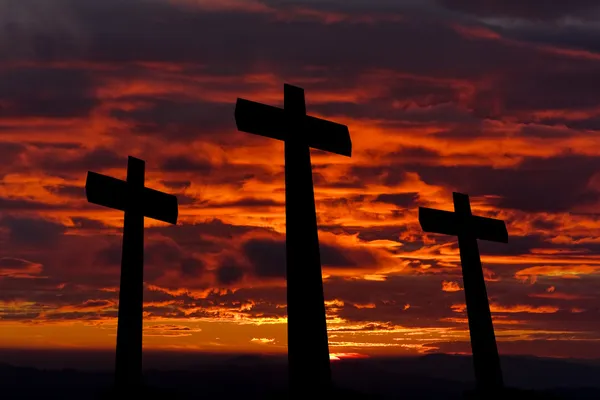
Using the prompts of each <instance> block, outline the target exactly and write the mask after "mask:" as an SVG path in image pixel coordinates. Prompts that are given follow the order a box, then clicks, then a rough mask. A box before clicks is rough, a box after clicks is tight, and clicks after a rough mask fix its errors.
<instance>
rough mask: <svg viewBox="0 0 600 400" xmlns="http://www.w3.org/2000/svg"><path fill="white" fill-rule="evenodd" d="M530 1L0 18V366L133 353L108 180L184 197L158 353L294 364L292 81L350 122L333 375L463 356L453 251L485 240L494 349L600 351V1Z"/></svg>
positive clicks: (151, 339)
mask: <svg viewBox="0 0 600 400" xmlns="http://www.w3.org/2000/svg"><path fill="white" fill-rule="evenodd" d="M597 4H598V3H597V1H592V0H571V1H569V2H545V3H544V6H543V7H541V6H540V2H538V1H534V0H506V1H503V2H502V4H501V5H500V2H498V1H493V0H423V1H416V0H412V1H410V0H394V1H391V0H390V1H382V0H377V1H375V0H354V1H348V0H345V1H321V0H319V1H314V0H313V1H308V0H305V1H274V0H270V1H269V0H226V1H225V0H218V1H217V0H128V1H126V2H124V1H117V0H103V1H93V0H53V1H34V0H1V1H0V155H1V158H2V160H3V162H2V164H1V165H0V175H1V178H2V179H1V185H0V241H1V243H0V348H26V349H65V350H66V349H71V350H72V349H106V350H112V349H114V346H115V340H116V313H117V300H118V286H119V271H120V254H121V234H122V229H121V227H122V223H123V214H122V213H121V212H119V211H115V210H111V209H108V208H104V207H100V206H97V205H94V204H90V203H87V201H86V198H85V191H84V185H85V178H86V174H87V171H95V172H98V173H103V174H107V175H111V176H114V177H116V178H119V179H124V178H125V174H126V170H125V168H126V165H127V156H129V155H131V156H135V157H139V158H142V159H143V160H145V161H146V186H148V187H151V188H153V189H157V190H161V191H165V192H167V193H172V194H175V195H177V197H178V200H179V221H178V224H177V225H176V226H170V225H168V224H165V223H161V222H157V221H154V220H151V219H146V221H145V226H146V230H145V241H146V242H145V289H144V318H145V319H144V347H145V348H146V349H157V350H158V349H160V350H172V351H190V352H191V351H205V352H256V353H284V352H285V351H286V305H285V204H284V176H283V172H284V170H283V144H282V142H279V141H276V140H271V139H267V138H264V137H260V136H255V135H251V134H247V133H243V132H238V131H237V130H236V126H235V120H234V109H235V102H236V99H237V98H238V97H241V98H246V99H249V100H253V101H258V102H263V103H266V104H269V105H273V106H281V105H282V103H283V84H284V83H289V84H293V85H296V86H300V87H302V88H304V89H305V91H306V102H307V111H308V113H309V114H310V115H313V116H317V117H320V118H326V119H329V120H332V121H335V122H338V123H342V124H346V125H348V127H349V129H350V135H351V138H352V142H353V154H352V157H351V158H347V157H342V156H338V155H334V154H328V153H323V152H319V151H316V150H313V151H312V162H313V180H314V183H315V201H316V208H317V214H318V224H319V238H320V246H321V260H322V264H323V278H324V290H325V299H326V310H327V319H328V330H329V345H330V352H331V353H332V358H334V359H335V358H340V357H344V356H349V355H354V356H365V357H366V356H376V355H398V356H402V355H418V354H427V353H437V352H444V353H469V352H470V345H469V335H468V328H467V322H466V313H465V305H464V303H465V301H464V291H463V290H462V287H463V286H462V276H461V269H460V262H459V254H458V246H457V242H456V238H454V237H449V236H443V235H437V234H426V233H424V232H422V230H421V229H420V226H419V223H418V219H417V216H418V207H419V206H425V207H432V208H438V209H443V210H452V209H453V206H452V192H453V191H457V192H461V193H466V194H468V195H470V197H471V203H472V208H473V212H474V213H475V214H477V215H481V216H486V217H492V218H499V219H502V220H505V221H506V224H507V228H508V232H509V243H508V244H502V243H489V242H482V241H481V242H480V243H479V248H480V251H481V254H482V263H483V266H484V274H485V278H486V284H487V290H488V295H489V299H490V306H491V310H492V313H493V320H494V327H495V331H496V336H497V340H498V348H499V351H500V354H501V355H502V354H529V355H537V356H551V357H591V358H600V318H599V317H600V315H599V311H598V310H599V306H600V298H599V297H598V295H597V293H598V288H599V287H600V279H599V277H600V275H599V272H600V257H599V252H600V239H599V236H600V235H599V234H600V218H599V217H600V215H599V214H598V211H599V210H600V174H599V173H600V158H599V157H598V155H599V154H600V135H599V133H600V90H599V88H600V44H599V43H600V23H599V19H600V6H598V5H597Z"/></svg>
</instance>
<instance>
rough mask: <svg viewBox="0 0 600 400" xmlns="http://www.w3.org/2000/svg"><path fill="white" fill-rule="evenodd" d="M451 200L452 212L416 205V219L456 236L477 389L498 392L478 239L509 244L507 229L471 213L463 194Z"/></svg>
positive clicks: (495, 353)
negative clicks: (452, 202) (417, 217)
mask: <svg viewBox="0 0 600 400" xmlns="http://www.w3.org/2000/svg"><path fill="white" fill-rule="evenodd" d="M453 200H454V212H449V211H442V210H434V209H431V208H426V207H419V222H420V224H421V228H422V229H423V230H424V231H425V232H432V233H442V234H445V235H453V236H458V247H459V250H460V261H461V265H462V274H463V284H464V289H465V299H466V304H467V317H468V319H469V332H470V335H471V349H472V351H473V364H474V367H475V379H476V382H477V388H478V391H481V392H485V393H497V392H499V391H501V390H502V389H503V385H504V384H503V380H502V370H501V368H500V358H499V356H498V348H497V346H496V337H495V335H494V326H493V324H492V314H491V312H490V305H489V302H488V296H487V291H486V288H485V280H484V278H483V269H482V267H481V259H480V256H479V247H478V245H477V239H481V240H488V241H493V242H501V243H508V231H507V230H506V225H505V224H504V221H501V220H498V219H492V218H483V217H478V216H474V215H473V214H472V213H471V204H470V202H469V196H467V195H466V194H461V193H453Z"/></svg>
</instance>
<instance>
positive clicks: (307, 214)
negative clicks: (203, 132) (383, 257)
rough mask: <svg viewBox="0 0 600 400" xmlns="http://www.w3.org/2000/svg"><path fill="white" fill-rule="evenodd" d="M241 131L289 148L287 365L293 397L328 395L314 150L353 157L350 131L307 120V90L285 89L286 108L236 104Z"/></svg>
mask: <svg viewBox="0 0 600 400" xmlns="http://www.w3.org/2000/svg"><path fill="white" fill-rule="evenodd" d="M235 120H236V123H237V128H238V130H240V131H243V132H247V133H252V134H256V135H261V136H266V137H269V138H272V139H278V140H282V141H283V142H284V146H285V204H286V206H285V218H286V275H287V307H288V361H289V377H290V389H291V390H292V392H293V393H294V394H297V393H308V392H313V393H314V392H315V391H320V390H321V389H324V390H329V389H330V388H331V368H330V365H329V345H328V341H327V323H326V320H325V302H324V295H323V278H322V275H321V256H320V252H319V237H318V233H317V216H316V211H315V198H314V189H313V181H312V167H311V162H310V148H311V147H312V148H315V149H320V150H324V151H328V152H331V153H335V154H339V155H343V156H347V157H350V156H351V155H352V142H351V141H350V133H349V131H348V127H347V126H345V125H341V124H337V123H334V122H330V121H326V120H323V119H319V118H315V117H311V116H307V115H306V105H305V101H304V90H303V89H301V88H299V87H295V86H291V85H287V84H286V85H284V107H283V109H281V108H276V107H272V106H268V105H264V104H260V103H255V102H253V101H249V100H244V99H238V100H237V104H236V109H235Z"/></svg>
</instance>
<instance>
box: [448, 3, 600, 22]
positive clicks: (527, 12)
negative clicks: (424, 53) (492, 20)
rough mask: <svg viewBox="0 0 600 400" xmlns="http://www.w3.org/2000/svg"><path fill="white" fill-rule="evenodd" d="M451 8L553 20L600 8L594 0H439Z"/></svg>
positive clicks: (468, 11) (493, 15)
mask: <svg viewBox="0 0 600 400" xmlns="http://www.w3.org/2000/svg"><path fill="white" fill-rule="evenodd" d="M438 2H439V3H440V4H442V5H444V6H445V7H448V8H450V9H454V10H458V11H462V12H467V13H470V14H475V15H478V16H482V17H507V18H508V17H516V18H524V19H531V20H552V19H558V18H564V17H567V16H585V13H590V12H593V11H594V10H597V9H598V7H599V6H598V3H596V2H595V1H593V0H575V1H569V2H557V3H552V4H550V3H548V4H546V3H544V4H543V5H542V4H540V3H539V2H537V1H535V0H507V1H503V2H502V4H499V3H497V2H495V1H493V0H481V1H479V0H438Z"/></svg>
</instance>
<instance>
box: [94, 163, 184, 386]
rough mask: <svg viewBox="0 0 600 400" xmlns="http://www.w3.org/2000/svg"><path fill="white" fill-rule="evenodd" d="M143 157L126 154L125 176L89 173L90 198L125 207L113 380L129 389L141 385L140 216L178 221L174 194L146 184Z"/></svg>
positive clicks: (142, 227) (142, 274)
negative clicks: (122, 177)
mask: <svg viewBox="0 0 600 400" xmlns="http://www.w3.org/2000/svg"><path fill="white" fill-rule="evenodd" d="M144 175H145V162H144V161H143V160H140V159H137V158H134V157H129V159H128V162H127V181H122V180H120V179H116V178H112V177H110V176H106V175H102V174H98V173H95V172H88V175H87V180H86V184H85V191H86V195H87V200H88V201H89V202H90V203H94V204H98V205H101V206H105V207H109V208H113V209H117V210H121V211H124V212H125V221H124V224H123V253H122V258H121V284H120V289H119V315H118V321H117V354H116V365H115V385H116V387H117V389H123V390H129V389H132V388H135V387H138V386H139V385H141V378H142V309H143V291H144V217H149V218H153V219H156V220H159V221H164V222H168V223H171V224H176V223H177V214H178V209H177V197H175V196H173V195H170V194H166V193H162V192H159V191H156V190H153V189H149V188H147V187H144V180H145V177H144Z"/></svg>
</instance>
